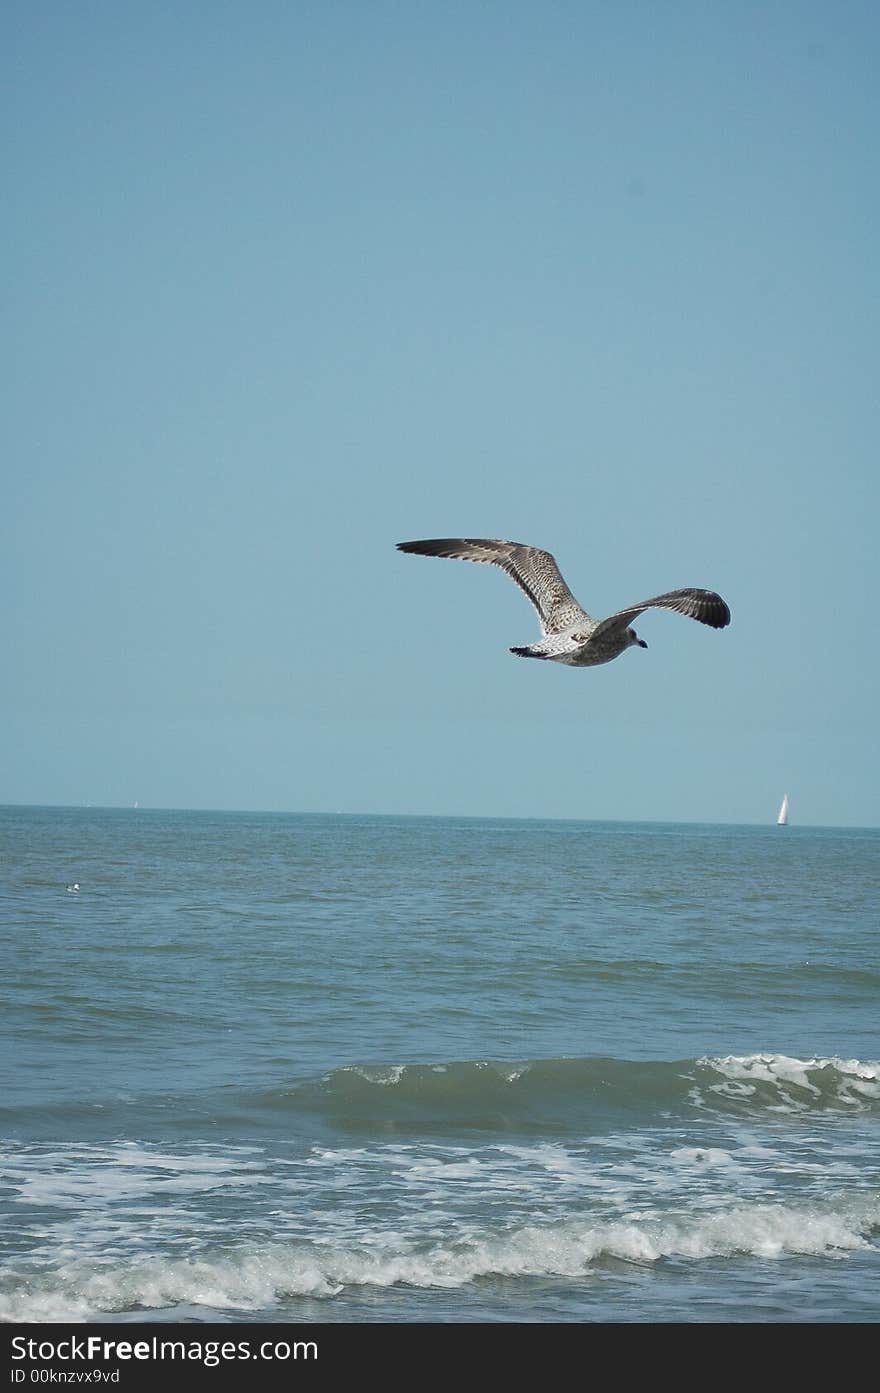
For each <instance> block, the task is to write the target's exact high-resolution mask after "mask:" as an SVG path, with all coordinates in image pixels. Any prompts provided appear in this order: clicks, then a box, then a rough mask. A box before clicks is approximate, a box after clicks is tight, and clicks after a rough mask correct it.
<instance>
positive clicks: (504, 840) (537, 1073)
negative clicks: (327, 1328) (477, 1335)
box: [0, 808, 880, 1322]
mask: <svg viewBox="0 0 880 1393" xmlns="http://www.w3.org/2000/svg"><path fill="white" fill-rule="evenodd" d="M0 849H2V873H0V936H2V961H3V1002H4V1009H3V1014H2V1023H0V1029H2V1045H0V1068H2V1090H0V1105H2V1137H3V1143H2V1166H0V1205H2V1224H0V1233H2V1235H3V1237H2V1244H3V1246H2V1266H0V1317H2V1318H3V1319H5V1320H11V1321H23V1322H39V1321H47V1320H80V1321H87V1320H94V1319H101V1320H118V1321H125V1320H137V1321H143V1320H156V1321H178V1320H188V1321H217V1320H222V1321H240V1322H247V1321H258V1320H259V1321H358V1322H360V1321H384V1322H419V1321H456V1322H463V1321H517V1322H525V1321H654V1322H665V1321H687V1322H695V1321H728V1322H734V1321H792V1322H794V1321H826V1322H829V1321H874V1320H877V1319H878V1317H880V1146H878V1141H880V1064H878V1060H880V1041H878V1029H880V1009H878V988H880V958H878V928H880V924H878V919H880V912H878V906H880V832H878V831H876V830H840V829H836V830H835V829H802V828H798V827H793V826H790V827H788V828H785V829H780V828H777V827H775V826H768V827H722V826H683V825H681V826H679V825H676V826H672V825H641V824H624V823H617V824H612V823H575V822H527V821H522V822H516V821H487V820H476V819H473V820H471V819H460V820H456V819H433V818H432V819H429V818H416V817H412V818H392V817H385V818H382V817H347V816H337V817H330V816H297V815H280V814H279V815H276V814H247V813H240V814H234V813H204V812H201V813H184V812H160V811H151V810H143V809H138V810H135V809H130V810H100V809H89V808H82V809H40V808H5V809H0ZM73 882H78V883H79V886H80V889H79V890H78V891H72V890H71V891H68V890H67V889H66V886H67V885H68V884H69V883H73Z"/></svg>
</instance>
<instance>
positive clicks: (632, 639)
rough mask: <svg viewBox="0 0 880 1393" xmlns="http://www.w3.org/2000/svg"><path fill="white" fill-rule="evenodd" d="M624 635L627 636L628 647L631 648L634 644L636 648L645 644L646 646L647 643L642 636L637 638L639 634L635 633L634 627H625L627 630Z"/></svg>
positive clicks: (644, 646)
mask: <svg viewBox="0 0 880 1393" xmlns="http://www.w3.org/2000/svg"><path fill="white" fill-rule="evenodd" d="M626 637H627V642H628V643H629V646H630V648H632V647H633V645H635V646H636V647H638V648H647V646H648V645H647V644H646V643H645V640H644V639H643V638H639V636H638V634H637V633H636V631H635V629H627V631H626Z"/></svg>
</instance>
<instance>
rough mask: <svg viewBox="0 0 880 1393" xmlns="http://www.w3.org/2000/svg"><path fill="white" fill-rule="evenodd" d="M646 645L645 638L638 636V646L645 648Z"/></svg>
mask: <svg viewBox="0 0 880 1393" xmlns="http://www.w3.org/2000/svg"><path fill="white" fill-rule="evenodd" d="M647 646H648V645H647V644H646V643H645V640H644V639H643V638H640V639H639V647H640V648H647Z"/></svg>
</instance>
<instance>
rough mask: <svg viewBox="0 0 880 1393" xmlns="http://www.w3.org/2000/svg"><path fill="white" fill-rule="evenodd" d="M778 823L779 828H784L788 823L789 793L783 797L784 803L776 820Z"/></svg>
mask: <svg viewBox="0 0 880 1393" xmlns="http://www.w3.org/2000/svg"><path fill="white" fill-rule="evenodd" d="M776 822H777V824H778V826H779V827H784V826H785V824H786V823H787V822H788V794H787V793H786V794H784V795H783V798H782V803H781V804H780V807H779V816H778V818H777V819H776Z"/></svg>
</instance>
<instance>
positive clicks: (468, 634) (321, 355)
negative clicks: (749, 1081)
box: [0, 0, 880, 825]
mask: <svg viewBox="0 0 880 1393" xmlns="http://www.w3.org/2000/svg"><path fill="white" fill-rule="evenodd" d="M3 26H4V30H5V32H4V34H3V42H2V45H0V49H2V54H3V57H2V60H0V61H2V64H3V68H4V73H3V83H4V90H5V92H6V98H5V104H6V121H5V125H6V129H7V131H8V133H9V138H8V140H7V144H6V153H5V162H6V171H5V187H6V188H7V190H8V191H9V192H11V194H12V200H11V203H12V206H11V209H10V211H9V214H8V216H7V217H6V218H5V220H4V221H5V230H4V234H3V236H4V239H5V242H6V247H5V255H4V258H3V261H4V268H5V300H6V307H7V316H6V317H7V322H8V323H10V324H11V326H12V330H13V332H12V333H11V334H7V336H6V347H5V349H4V358H5V362H4V367H3V380H4V388H5V397H6V401H5V409H4V420H5V424H6V448H5V450H4V452H3V454H4V459H5V463H4V465H3V474H4V480H3V497H4V503H5V506H4V507H3V509H2V529H3V544H2V555H0V568H2V575H0V579H2V584H3V590H4V595H5V597H6V603H5V604H4V606H3V617H2V627H3V635H2V637H3V645H4V651H5V653H6V656H7V663H6V665H5V680H4V682H3V684H2V709H0V718H2V720H0V727H2V734H0V801H6V802H46V803H71V804H79V803H84V802H92V803H96V804H122V805H130V804H131V803H133V802H134V801H135V800H138V801H139V803H140V804H141V805H142V806H148V805H154V806H180V807H218V808H266V809H275V808H278V809H292V810H296V809H303V810H328V811H333V810H337V809H340V810H349V811H376V812H425V813H455V814H459V813H460V814H491V815H504V816H506V815H511V816H526V817H527V816H536V817H584V818H634V819H641V818H645V819H673V820H677V819H682V820H707V821H746V822H761V821H768V820H770V819H772V817H773V816H774V815H775V810H776V807H777V806H778V803H779V800H780V799H781V796H782V793H783V792H784V791H786V790H787V791H788V792H789V793H790V795H791V800H792V821H793V822H797V821H800V822H804V823H829V824H834V823H843V824H856V825H876V824H878V823H880V796H878V792H877V790H878V770H877V740H876V732H875V727H876V711H877V709H878V686H880V683H878V645H877V640H876V636H875V628H876V618H875V615H874V612H873V604H872V603H869V602H870V601H872V600H873V593H874V590H875V588H876V583H877V553H878V548H877V542H876V528H877V517H878V512H880V508H878V505H880V497H878V494H880V484H878V468H877V457H876V456H877V452H876V441H877V433H878V431H877V428H878V400H880V397H878V392H877V379H878V355H877V308H878V287H880V270H878V256H877V251H876V248H877V245H878V216H877V214H878V180H877V157H876V151H877V145H878V135H880V130H878V126H880V122H878V91H877V83H876V70H877V60H878V39H880V12H878V10H877V8H876V6H874V5H872V4H867V3H865V4H860V3H843V4H841V5H839V6H833V7H829V6H828V5H824V4H818V3H817V4H813V3H801V4H796V3H761V4H757V3H756V4H751V3H739V4H736V5H730V4H722V3H717V4H715V3H711V0H710V2H708V3H707V0H702V2H701V3H689V2H688V0H683V2H682V3H677V4H673V5H669V6H657V5H654V4H647V3H645V4H640V3H623V4H617V3H615V4H612V3H607V4H606V3H601V4H600V3H596V4H592V3H588V2H587V0H584V2H583V3H579V4H575V3H555V4H554V3H546V0H542V3H506V4H503V3H483V4H478V3H474V0H471V2H470V3H455V0H452V2H451V3H444V4H439V3H431V4H422V3H418V0H410V3H384V0H378V3H372V4H361V3H354V0H351V2H350V3H341V2H338V3H333V0H323V3H316V4H297V3H284V4H282V3H265V2H264V0H249V2H248V3H247V4H245V3H243V2H240V0H229V3H225V4H224V3H211V4H207V3H203V4H199V3H193V4H190V5H185V6H180V5H177V4H173V5H172V4H170V3H155V4H149V5H147V4H126V3H113V4H110V3H102V2H101V0H96V2H95V3H83V4H81V5H76V6H70V5H66V4H64V5H63V4H60V3H57V4H54V3H39V0H37V2H36V3H34V0H29V2H28V3H11V4H8V5H7V6H6V7H5V8H4V20H3ZM449 535H453V536H497V537H508V538H513V539H515V540H519V541H525V542H532V543H535V544H537V545H540V546H544V547H546V548H548V549H549V550H551V551H553V552H554V554H555V555H556V557H557V559H558V561H559V563H560V566H561V567H562V569H563V572H564V574H565V576H566V579H567V580H568V581H569V584H570V585H571V587H572V589H573V590H574V592H575V594H576V595H577V597H578V598H579V600H580V601H581V602H582V604H583V605H584V606H585V607H586V608H587V609H588V610H589V611H591V612H592V613H594V614H597V615H602V614H605V613H609V612H611V611H612V610H614V609H617V608H619V607H621V606H623V605H625V604H628V603H633V602H635V601H637V600H639V599H641V598H643V597H645V596H646V595H651V594H655V593H657V592H658V591H661V590H665V589H670V588H673V587H676V586H682V585H699V586H706V587H709V588H713V589H717V590H719V591H720V592H721V594H722V595H724V597H725V598H726V599H727V601H728V603H729V604H730V607H731V610H732V612H733V622H732V624H731V627H730V628H729V629H727V630H725V631H724V632H723V633H715V632H712V631H709V630H707V629H704V628H702V627H701V626H699V625H696V624H692V623H688V622H687V621H685V620H683V619H681V618H680V617H679V616H676V615H671V614H667V613H662V612H657V611H655V612H652V613H649V614H647V615H645V616H644V617H643V618H642V620H641V621H640V624H639V631H640V633H641V634H642V635H643V637H645V638H646V639H647V641H648V643H649V648H648V650H647V652H644V651H642V650H640V649H637V650H633V651H630V652H628V653H626V654H624V655H623V656H622V657H621V658H620V659H618V660H617V661H615V662H614V663H611V664H609V665H608V666H606V667H602V668H597V669H594V670H574V669H568V668H565V667H561V666H558V665H555V664H544V663H527V662H523V661H521V660H519V659H517V658H514V657H512V656H511V655H510V654H509V653H508V651H507V649H508V646H509V645H510V644H515V643H525V642H528V641H530V640H531V639H532V638H533V637H534V636H535V635H536V632H537V628H536V623H535V619H534V616H533V614H532V612H531V610H530V608H529V606H528V604H527V602H526V601H525V600H524V598H523V597H522V596H521V595H520V594H519V592H518V591H517V590H516V589H515V587H514V586H512V585H511V584H510V582H509V581H508V580H507V579H506V578H505V577H503V576H502V575H501V574H500V573H497V572H495V571H494V570H490V569H488V568H485V567H475V566H467V565H463V564H459V563H453V562H447V561H435V560H426V559H423V558H420V557H412V556H403V555H401V554H399V553H398V552H396V551H395V543H396V542H397V541H399V540H402V539H408V538H415V537H430V536H449Z"/></svg>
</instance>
